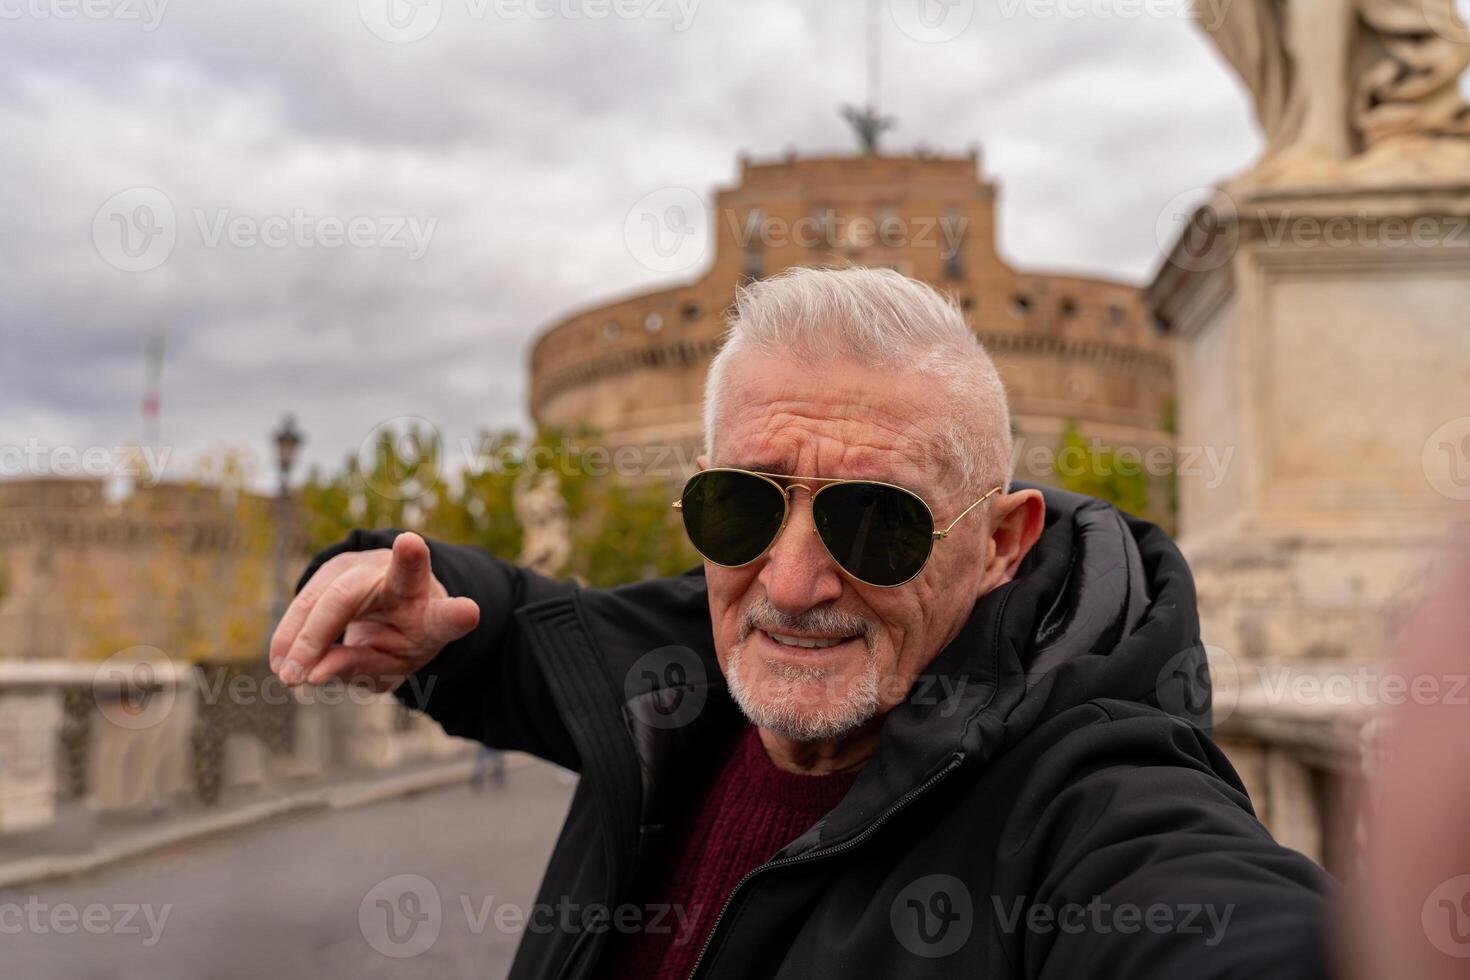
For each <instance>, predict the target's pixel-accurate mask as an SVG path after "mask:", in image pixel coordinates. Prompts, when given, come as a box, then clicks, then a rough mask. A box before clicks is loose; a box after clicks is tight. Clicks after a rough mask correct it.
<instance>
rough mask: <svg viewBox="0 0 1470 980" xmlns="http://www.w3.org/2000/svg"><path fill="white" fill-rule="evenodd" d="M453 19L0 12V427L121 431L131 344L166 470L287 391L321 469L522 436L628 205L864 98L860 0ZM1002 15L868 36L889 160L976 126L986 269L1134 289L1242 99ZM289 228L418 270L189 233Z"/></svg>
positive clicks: (604, 275) (266, 419)
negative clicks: (118, 241)
mask: <svg viewBox="0 0 1470 980" xmlns="http://www.w3.org/2000/svg"><path fill="white" fill-rule="evenodd" d="M35 2H36V3H40V4H41V5H42V6H43V7H44V5H45V4H46V2H47V0H35ZM32 6H33V5H29V4H28V5H27V6H26V7H25V8H20V7H15V6H11V7H7V8H6V9H7V10H17V9H27V10H29V9H31V7H32ZM473 9H474V7H473V6H471V5H470V0H444V16H443V18H442V20H441V22H440V23H439V25H438V27H437V28H436V29H435V30H434V31H433V32H432V33H431V34H430V35H429V36H428V37H425V38H424V39H423V40H420V41H417V42H415V43H412V44H393V43H389V42H387V41H384V40H382V39H380V38H378V37H376V36H374V35H373V34H372V33H371V32H370V31H369V30H368V29H367V28H366V27H365V26H364V22H363V19H362V18H361V17H360V16H359V11H358V4H357V3H356V2H355V0H331V2H325V3H319V4H318V3H299V2H298V3H287V2H282V0H261V2H256V3H251V4H238V3H231V2H227V0H212V2H202V0H199V2H189V3H185V2H183V0H177V2H175V3H170V4H168V5H167V6H166V7H165V8H164V12H163V17H162V20H161V21H160V23H159V24H158V26H157V29H156V30H152V31H145V30H142V29H141V27H140V26H139V25H138V24H136V23H127V22H123V21H86V20H74V21H59V20H55V19H50V20H42V19H37V18H34V17H31V16H28V15H27V16H23V17H21V18H19V19H9V20H6V21H5V22H4V26H3V30H0V132H4V133H5V134H6V143H7V149H6V153H5V154H0V338H3V355H4V356H3V357H0V432H3V433H5V435H4V436H0V438H4V439H14V440H16V441H19V440H23V439H39V440H42V441H46V442H55V443H68V444H74V445H75V444H80V445H91V444H98V445H112V444H115V443H117V442H118V441H121V440H125V439H131V438H136V437H137V436H138V434H139V431H140V429H141V423H140V420H139V408H138V406H139V403H140V398H141V386H142V377H143V351H144V348H145V344H146V338H147V337H148V336H149V335H150V333H152V332H154V331H156V330H160V329H161V330H166V332H167V336H168V355H167V363H166V367H165V372H164V399H163V404H164V424H163V432H164V437H165V439H166V440H168V441H170V442H171V443H172V444H174V445H175V447H176V451H175V457H174V458H175V461H176V462H180V463H182V462H184V461H187V460H188V459H189V458H191V456H193V455H194V454H197V453H200V452H204V451H206V450H209V449H210V448H211V447H218V446H220V445H225V444H233V445H238V446H243V447H248V448H249V449H251V450H252V451H254V452H256V453H257V454H259V455H260V456H262V457H264V456H265V455H266V454H267V453H268V446H267V444H266V439H265V433H266V431H267V430H268V429H269V428H270V427H271V426H272V425H273V424H274V423H275V421H276V419H277V418H278V417H279V415H280V413H281V412H282V411H284V410H287V409H291V410H294V411H295V412H296V413H297V414H298V416H299V418H300V420H301V424H302V426H303V427H304V428H305V429H306V430H307V432H308V434H309V436H310V440H311V441H310V443H309V444H308V447H307V450H306V455H307V458H308V460H310V461H315V462H318V463H326V464H329V465H333V464H335V463H336V462H337V461H338V460H339V459H340V457H341V455H342V454H343V453H344V452H347V451H350V450H352V449H353V448H355V446H356V445H357V443H358V442H359V441H360V440H361V439H362V437H363V436H364V435H365V434H366V433H367V432H368V430H370V429H371V427H372V426H373V425H375V424H376V423H378V422H379V421H381V420H383V419H385V418H390V417H393V416H396V415H401V414H419V415H423V416H426V417H429V418H431V419H434V420H435V421H436V422H437V423H438V424H440V425H441V427H442V428H443V430H444V431H445V434H446V436H447V437H449V438H451V439H458V438H461V437H468V436H469V435H470V434H471V433H472V432H473V431H474V430H475V429H476V428H478V427H480V426H482V425H491V426H501V425H517V424H521V423H522V422H523V415H524V408H523V405H524V396H525V366H526V358H527V354H528V350H529V344H530V341H531V340H532V338H533V337H534V335H535V333H536V332H537V331H538V330H539V329H540V328H541V327H543V326H545V325H546V324H547V323H548V322H551V321H553V320H555V319H556V318H557V317H559V316H560V315H561V314H562V313H564V312H565V311H567V310H569V309H571V308H573V307H576V306H579V305H582V304H586V303H589V302H593V301H596V300H597V299H599V298H601V297H604V296H607V295H610V294H616V293H625V292H627V291H629V290H631V289H634V288H638V287H640V286H647V285H653V284H655V283H657V282H659V280H658V278H657V277H655V276H653V275H651V274H650V273H649V272H648V271H647V270H645V269H643V268H642V267H641V266H639V265H638V264H637V262H636V261H634V259H633V257H632V256H630V255H629V254H628V253H627V251H626V249H625V248H624V246H623V242H622V237H621V236H622V233H621V229H622V221H623V217H624V215H625V214H626V213H627V210H628V208H629V207H630V206H631V205H632V204H633V203H634V202H635V201H636V200H638V198H640V197H641V196H643V195H644V194H646V193H648V192H649V191H651V190H654V189H657V188H660V187H666V186H685V187H690V188H693V189H695V190H697V191H699V192H701V193H708V192H709V191H710V190H712V188H713V187H714V186H716V185H720V184H728V183H729V182H730V181H731V180H732V178H733V176H734V174H735V171H736V158H737V155H738V154H739V153H740V152H742V151H748V152H751V153H753V154H756V155H771V154H776V153H780V152H782V151H783V150H784V149H785V148H786V147H788V146H789V147H794V148H796V149H797V150H799V151H801V152H805V153H815V152H822V151H846V150H847V149H848V147H849V146H850V145H851V137H850V134H849V133H848V132H847V130H846V127H845V125H844V124H843V122H842V121H841V120H840V118H839V117H838V115H837V113H836V109H837V107H838V106H839V105H841V104H842V103H846V102H858V101H861V99H862V98H863V94H864V71H863V64H864V36H863V30H864V28H863V23H862V18H861V12H860V5H854V4H841V5H839V4H831V3H821V2H819V0H802V2H777V0H765V2H750V0H740V2H735V0H703V2H702V3H699V4H697V6H696V7H695V10H694V18H693V21H692V22H691V24H690V26H689V27H688V29H687V30H683V31H678V30H675V29H674V28H673V26H672V25H671V24H670V23H667V22H659V21H654V20H649V19H643V20H620V19H616V18H612V19H605V20H593V19H590V18H587V17H581V18H566V17H562V18H554V19H550V20H533V19H530V18H526V17H522V18H519V19H510V20H506V19H497V18H494V17H490V18H486V19H476V18H474V17H472V16H470V15H469V13H468V11H470V10H473ZM579 9H580V8H579ZM1005 9H1008V7H1005V6H998V5H996V4H991V3H980V4H978V5H977V7H976V15H975V19H974V21H973V22H972V23H971V24H969V26H968V27H967V28H966V29H965V30H964V31H963V32H962V33H961V34H960V35H959V36H958V37H956V38H955V39H953V40H950V41H948V42H945V43H940V44H923V43H920V42H918V41H915V40H913V39H911V38H908V37H905V36H904V35H902V34H901V33H900V32H899V31H897V30H895V29H894V28H893V26H892V25H891V24H890V25H889V26H888V29H887V32H886V35H885V43H884V55H885V65H884V76H885V84H884V101H885V109H886V110H887V111H889V112H891V113H893V114H894V115H895V116H897V117H898V120H899V126H898V128H897V130H896V131H895V132H894V133H893V135H892V138H891V141H890V142H891V145H895V146H913V145H915V144H918V143H925V144H927V145H929V146H930V147H932V148H935V149H942V150H951V151H959V150H963V149H964V148H965V147H966V146H968V145H969V144H971V143H980V144H982V146H983V150H984V161H985V165H986V168H987V170H988V171H989V172H990V173H991V174H992V175H993V176H995V177H996V178H997V179H998V180H1000V181H1001V183H1002V187H1003V193H1002V198H1001V200H1002V204H1001V235H1002V246H1003V250H1004V252H1005V253H1006V254H1007V255H1009V256H1010V257H1012V258H1013V259H1014V260H1015V261H1017V262H1018V263H1022V264H1025V265H1026V266H1028V267H1035V268H1065V269H1075V270H1082V271H1089V272H1095V273H1104V274H1110V275H1118V276H1123V277H1126V278H1128V279H1131V280H1133V281H1142V279H1143V278H1144V277H1145V276H1146V275H1147V274H1148V272H1149V271H1150V269H1151V267H1152V265H1153V263H1154V262H1155V261H1156V260H1157V252H1158V247H1157V244H1156V243H1155V240H1154V238H1155V235H1154V226H1155V219H1156V217H1157V214H1158V211H1159V208H1160V207H1161V206H1162V205H1163V204H1164V202H1166V201H1168V200H1169V199H1170V198H1172V197H1174V196H1175V195H1176V194H1178V193H1180V192H1181V191H1184V190H1188V189H1190V188H1201V187H1204V186H1206V185H1208V184H1209V183H1211V182H1212V181H1214V180H1217V179H1219V178H1220V177H1222V176H1225V175H1226V174H1228V173H1230V172H1232V171H1234V170H1237V169H1239V168H1240V167H1242V166H1243V165H1244V164H1245V163H1246V162H1248V160H1249V159H1250V157H1251V156H1252V155H1253V154H1254V153H1255V152H1256V148H1257V142H1256V137H1255V136H1254V135H1253V130H1252V124H1251V121H1250V118H1249V113H1248V108H1247V103H1246V100H1245V98H1244V96H1243V95H1242V93H1241V90H1240V88H1239V86H1238V85H1237V83H1236V82H1235V80H1234V79H1233V78H1232V77H1231V76H1230V75H1229V73H1228V72H1227V71H1226V70H1225V68H1224V67H1223V66H1222V65H1221V64H1220V62H1219V60H1218V59H1217V58H1216V57H1215V56H1214V54H1213V52H1212V50H1211V49H1210V47H1209V45H1208V44H1207V43H1206V42H1205V41H1204V40H1203V39H1202V37H1201V36H1200V35H1199V34H1198V31H1197V30H1196V28H1195V27H1194V26H1193V25H1192V24H1191V23H1189V22H1188V21H1186V20H1183V19H1178V18H1172V19H1162V20H1152V21H1149V20H1143V21H1138V20H1133V21H1130V20H1123V19H1102V18H1092V19H1083V20H1063V19H1059V18H1053V19H1050V20H1045V19H1043V20H1038V19H1036V18H1034V17H1031V18H1028V17H1026V16H1024V15H1023V14H1022V13H1017V14H1016V15H1015V16H1011V17H1007V16H1004V10H1005ZM140 187H141V188H153V189H156V190H157V191H158V192H161V193H162V194H163V195H165V196H166V198H167V200H168V202H169V203H170V205H171V206H172V208H173V211H174V214H175V218H176V227H177V235H178V237H177V242H176V244H175V245H174V248H173V251H172V253H171V254H170V255H169V256H168V258H167V260H166V261H164V262H162V264H161V265H158V266H157V267H156V268H151V269H148V270H146V271H122V270H120V269H118V268H115V267H114V266H113V265H110V264H109V263H108V262H107V261H105V260H104V257H103V254H101V253H100V252H99V249H98V247H97V246H96V245H95V244H94V238H93V221H94V217H95V216H96V215H97V213H98V210H99V208H101V207H102V205H103V203H104V202H106V201H108V199H109V198H111V197H112V196H113V195H115V194H117V193H118V192H121V191H126V190H128V189H130V188H140ZM297 212H300V213H301V214H303V215H304V216H306V217H307V218H309V219H311V220H312V221H318V222H319V221H321V220H322V219H327V220H329V221H331V220H338V221H342V222H344V223H345V222H347V221H350V220H351V219H352V218H354V217H357V216H367V217H370V218H377V219H382V218H383V217H385V216H388V217H400V218H405V219H417V220H419V221H421V222H429V221H433V222H435V224H434V226H433V234H432V236H431V239H430V240H429V243H428V250H427V252H426V253H425V254H424V255H423V256H422V257H419V258H411V257H410V256H409V255H408V254H407V253H406V250H405V249H403V248H395V247H377V246H374V247H350V246H348V247H324V246H321V245H319V244H318V245H310V244H305V243H303V242H301V241H298V240H295V239H292V240H291V241H288V242H287V243H286V244H284V245H283V246H281V247H271V246H267V245H262V244H255V245H246V246H239V245H232V244H230V242H229V241H228V238H227V237H226V238H222V239H221V240H220V241H218V242H215V243H213V244H211V241H210V236H209V234H208V230H209V229H210V228H211V227H216V225H215V224H213V223H216V222H218V221H219V220H221V219H222V216H223V218H225V219H228V218H237V219H244V221H245V222H246V223H247V224H253V225H254V226H257V227H258V226H260V225H261V223H262V222H266V221H267V219H270V218H272V217H273V216H276V217H282V216H285V217H289V216H290V215H292V214H294V213H297ZM201 222H202V223H203V227H202V228H201ZM117 230H118V229H116V228H113V227H111V226H108V231H107V234H111V233H113V232H114V231H117ZM378 230H379V231H382V229H381V227H380V228H379V229H378Z"/></svg>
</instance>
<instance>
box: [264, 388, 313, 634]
mask: <svg viewBox="0 0 1470 980" xmlns="http://www.w3.org/2000/svg"><path fill="white" fill-rule="evenodd" d="M271 437H272V438H273V439H274V440H275V444H276V468H277V471H278V472H279V474H280V486H279V487H278V489H277V491H276V558H275V571H274V574H273V575H272V576H271V586H272V588H271V627H272V629H274V628H275V624H277V623H279V622H280V621H281V617H282V616H284V615H285V614H286V550H287V547H288V546H289V541H290V538H291V467H292V465H293V464H294V463H295V462H296V451H297V450H298V449H300V448H301V444H302V442H304V441H305V437H304V436H303V435H302V434H301V430H300V429H298V428H296V416H294V415H292V414H291V413H290V412H287V413H286V415H285V416H284V417H283V418H282V419H281V425H280V428H278V429H276V431H275V432H273V433H272V434H271Z"/></svg>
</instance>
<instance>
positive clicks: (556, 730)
mask: <svg viewBox="0 0 1470 980" xmlns="http://www.w3.org/2000/svg"><path fill="white" fill-rule="evenodd" d="M401 533H403V532H402V531H400V530H398V529H392V530H356V531H353V532H352V533H351V534H350V535H348V537H347V539H346V540H345V541H342V542H341V543H339V544H336V545H333V546H332V547H330V548H327V549H326V550H324V551H322V552H321V553H319V554H318V555H317V556H316V557H315V558H314V559H312V562H311V564H310V565H308V566H307V568H306V571H305V572H303V573H302V575H301V578H300V579H299V580H298V582H297V584H296V591H297V593H298V597H299V595H300V593H301V592H302V590H303V589H304V588H305V587H306V586H307V584H308V583H309V582H310V581H311V580H312V578H313V576H315V575H317V573H318V572H319V571H321V569H322V568H323V566H324V565H326V564H327V563H328V562H329V561H330V560H331V559H332V558H334V557H336V556H338V555H343V554H348V553H352V552H365V551H372V550H375V549H391V548H392V547H393V541H394V539H395V538H397V537H398V535H400V534H401ZM426 544H427V545H428V551H429V563H430V567H431V569H432V575H433V577H434V578H435V579H437V580H438V582H439V583H441V584H442V585H443V588H444V591H445V592H447V593H448V595H449V596H450V597H456V596H467V597H469V598H470V599H473V600H474V602H475V604H476V605H477V606H478V607H479V609H480V615H479V621H478V623H477V624H476V625H475V626H474V628H473V629H471V630H470V631H469V632H468V633H465V634H464V635H463V636H460V637H459V638H458V639H454V640H452V641H450V642H448V643H447V644H445V645H444V646H443V647H442V649H440V650H439V651H438V653H437V654H434V655H433V656H432V658H431V659H429V660H428V662H427V663H424V664H423V665H422V666H420V667H418V668H417V669H416V670H414V671H413V672H412V673H411V674H409V675H408V676H407V678H406V679H403V680H402V683H399V684H398V686H397V687H396V688H394V689H393V694H394V697H396V698H397V699H398V700H399V701H401V702H402V703H404V704H406V705H408V706H409V707H412V708H417V709H419V710H421V711H423V712H425V713H426V714H428V715H429V716H430V717H431V718H433V719H434V720H435V721H437V722H439V724H440V725H442V726H443V728H444V730H445V731H446V732H448V733H449V734H451V735H458V736H461V737H464V738H472V739H476V740H478V741H481V742H484V743H485V744H486V745H490V746H492V747H494V748H497V749H516V750H520V751H523V752H529V753H531V754H533V755H536V756H539V757H540V758H543V759H546V760H548V761H550V762H554V763H556V764H557V765H560V766H564V767H566V768H569V769H579V767H580V760H579V759H578V756H577V752H576V749H575V747H574V745H573V743H572V740H571V737H570V736H569V735H568V733H567V729H566V726H565V725H564V724H563V723H562V720H561V717H560V715H559V713H558V712H557V709H556V705H555V702H554V701H553V699H552V697H551V693H550V691H549V690H548V688H547V686H546V679H545V677H544V675H543V674H542V671H541V668H540V666H539V665H538V664H537V663H536V661H535V656H534V653H533V651H532V650H531V649H530V647H529V645H528V643H527V642H526V640H525V637H524V636H522V635H521V632H520V630H519V629H518V628H517V626H516V622H515V617H514V615H513V613H514V612H515V610H516V609H518V608H519V607H521V606H523V605H526V604H528V603H532V602H536V601H539V600H541V599H548V598H552V597H555V596H561V595H567V594H569V593H571V592H572V591H574V590H575V589H576V587H577V586H576V584H575V583H573V582H561V581H556V580H553V579H550V578H547V577H545V576H543V575H539V574H537V573H535V572H533V571H531V570H529V569H526V568H521V567H519V566H517V565H513V564H511V563H510V562H507V561H504V560H502V559H500V558H497V557H495V556H494V555H492V554H490V553H489V552H487V551H484V550H483V549H480V548H474V547H469V546H464V545H451V544H443V543H440V542H436V541H426ZM355 628H356V624H355V623H354V624H349V625H348V627H347V629H346V635H345V637H344V639H345V640H346V641H347V643H348V644H352V643H354V642H355V639H354V636H353V632H354V629H355ZM323 659H324V660H325V658H323Z"/></svg>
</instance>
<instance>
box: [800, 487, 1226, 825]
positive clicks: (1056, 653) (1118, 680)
mask: <svg viewBox="0 0 1470 980" xmlns="http://www.w3.org/2000/svg"><path fill="white" fill-rule="evenodd" d="M1014 487H1015V488H1016V489H1025V488H1028V487H1029V485H1028V484H1023V483H1016V484H1014ZM1036 489H1040V490H1041V492H1042V495H1043V497H1044V498H1045V501H1046V519H1045V526H1044V529H1043V531H1042V534H1041V537H1040V538H1039V539H1038V540H1037V542H1036V545H1035V546H1034V547H1033V549H1032V550H1031V552H1030V553H1029V554H1028V555H1027V557H1026V558H1025V559H1024V561H1023V562H1022V565H1021V567H1020V569H1019V570H1018V572H1017V574H1016V577H1015V578H1014V579H1013V580H1012V581H1011V582H1008V583H1006V584H1005V585H1003V586H1000V587H998V588H996V589H994V590H993V591H991V592H989V593H987V594H986V595H984V596H982V597H981V598H980V599H979V601H977V602H976V604H975V609H974V611H973V612H972V614H971V616H970V618H969V620H968V621H967V622H966V624H965V626H964V627H963V628H962V629H961V631H960V632H959V634H957V635H956V637H955V638H954V640H953V641H951V642H950V644H949V645H948V646H946V647H945V648H944V650H942V651H941V652H940V653H939V654H938V656H936V658H935V659H934V661H933V662H932V663H931V664H930V665H929V667H928V668H927V669H926V671H925V672H924V674H923V675H921V677H920V679H919V681H918V683H916V684H915V686H914V688H913V689H912V690H911V691H910V694H909V697H908V699H907V700H906V701H904V702H903V703H902V704H900V705H898V706H897V707H895V708H894V709H893V710H892V711H891V712H890V713H889V716H888V718H887V720H886V721H885V723H884V725H883V729H882V734H881V736H880V744H879V748H878V751H877V753H876V754H875V755H874V757H873V759H872V760H871V761H870V762H869V763H868V764H867V765H866V766H865V767H864V768H863V771H862V773H861V775H860V776H859V778H858V782H857V783H856V784H855V785H854V787H853V791H852V792H851V793H850V794H849V795H848V797H847V799H846V800H844V801H843V804H842V805H841V806H839V807H838V808H836V809H835V810H833V811H832V813H830V814H829V815H828V817H827V818H826V819H825V820H823V821H822V823H820V824H818V825H817V826H816V827H814V828H813V829H812V831H811V832H809V833H808V834H806V835H804V836H803V837H802V838H800V839H798V840H797V841H795V842H793V843H792V845H791V846H790V847H789V848H788V849H787V850H786V851H784V852H783V854H797V853H801V852H803V851H805V850H809V849H811V848H813V847H816V846H830V845H832V844H834V843H836V842H839V841H840V840H842V839H843V838H844V837H847V836H851V835H852V834H855V833H857V832H858V831H859V830H860V829H861V828H863V827H864V826H865V825H866V824H867V823H868V822H869V821H870V820H871V819H872V818H873V816H874V815H875V814H876V813H878V812H880V811H882V810H884V809H886V808H887V807H889V806H891V805H893V804H894V803H895V802H896V801H899V800H901V799H903V798H904V796H905V795H906V794H910V793H914V792H916V791H917V790H918V789H919V787H921V786H922V785H924V783H926V782H927V781H928V780H930V779H934V778H937V777H938V776H939V775H940V774H941V773H942V772H944V771H945V770H947V769H952V768H966V769H968V768H972V767H983V766H984V765H985V764H986V763H988V762H989V761H990V760H991V759H993V758H994V757H995V756H996V755H997V754H998V753H999V752H1001V751H1002V750H1003V749H1004V748H1005V747H1007V746H1008V745H1011V744H1014V743H1015V742H1016V741H1018V740H1019V739H1021V738H1022V737H1024V736H1025V735H1026V734H1027V733H1028V732H1030V731H1031V730H1033V729H1034V728H1036V727H1037V726H1038V725H1039V724H1041V723H1042V722H1044V721H1045V720H1047V719H1048V718H1051V717H1053V716H1055V715H1057V714H1059V713H1061V712H1062V711H1065V710H1067V709H1069V708H1072V707H1076V706H1078V705H1082V704H1085V703H1087V702H1089V701H1092V700H1095V699H1111V700H1122V701H1131V702H1138V703H1142V704H1146V705H1149V706H1151V707H1154V708H1158V709H1160V710H1163V711H1165V712H1168V713H1170V714H1173V715H1177V716H1180V717H1182V718H1184V719H1185V720H1187V721H1189V722H1191V723H1193V724H1195V725H1198V726H1200V727H1202V728H1208V725H1209V708H1208V705H1209V675H1208V668H1207V666H1206V660H1205V653H1204V648H1203V647H1202V646H1201V645H1200V641H1199V618H1198V611H1197V608H1196V602H1195V593H1194V582H1193V579H1192V577H1191V576H1190V573H1189V568H1188V566H1187V565H1186V564H1185V561H1184V558H1183V556H1182V555H1181V554H1180V553H1179V550H1178V549H1177V548H1176V547H1175V545H1174V543H1173V542H1172V541H1170V540H1169V538H1168V536H1167V535H1165V534H1164V532H1163V531H1162V530H1161V529H1159V528H1158V527H1156V526H1155V525H1153V524H1150V523H1148V522H1147V521H1143V520H1139V519H1137V518H1133V517H1130V516H1128V515H1126V514H1124V513H1122V512H1120V511H1119V510H1118V509H1117V508H1115V507H1113V506H1112V505H1110V504H1108V503H1105V502H1103V501H1101V500H1096V499H1094V498H1091V497H1085V496H1082V495H1080V494H1075V493H1069V492H1067V491H1064V490H1057V489H1053V488H1050V487H1037V488H1036Z"/></svg>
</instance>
